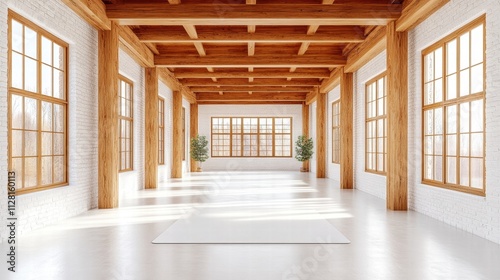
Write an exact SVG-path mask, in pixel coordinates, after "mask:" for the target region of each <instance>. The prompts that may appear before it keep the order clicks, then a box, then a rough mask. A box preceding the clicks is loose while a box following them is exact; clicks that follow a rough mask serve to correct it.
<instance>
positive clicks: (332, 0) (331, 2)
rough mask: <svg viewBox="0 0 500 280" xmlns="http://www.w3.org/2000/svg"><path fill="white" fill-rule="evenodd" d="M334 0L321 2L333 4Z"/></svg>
mask: <svg viewBox="0 0 500 280" xmlns="http://www.w3.org/2000/svg"><path fill="white" fill-rule="evenodd" d="M333 2H335V0H323V4H333Z"/></svg>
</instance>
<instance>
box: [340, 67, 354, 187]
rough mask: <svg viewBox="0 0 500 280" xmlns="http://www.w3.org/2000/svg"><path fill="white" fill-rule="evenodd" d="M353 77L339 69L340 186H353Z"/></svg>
mask: <svg viewBox="0 0 500 280" xmlns="http://www.w3.org/2000/svg"><path fill="white" fill-rule="evenodd" d="M353 120H354V119H353V77H352V73H345V72H344V68H342V69H341V70H340V188H341V189H352V188H353V186H354V171H353V168H354V164H353V138H354V135H353Z"/></svg>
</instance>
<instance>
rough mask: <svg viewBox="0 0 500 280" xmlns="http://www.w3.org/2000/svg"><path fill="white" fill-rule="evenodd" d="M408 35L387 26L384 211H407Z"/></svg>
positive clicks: (393, 25) (391, 25)
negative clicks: (385, 190) (385, 181)
mask: <svg viewBox="0 0 500 280" xmlns="http://www.w3.org/2000/svg"><path fill="white" fill-rule="evenodd" d="M407 196H408V33H407V32H397V31H396V22H395V21H392V22H390V23H389V24H388V25H387V208H388V209H391V210H407V209H408V197H407Z"/></svg>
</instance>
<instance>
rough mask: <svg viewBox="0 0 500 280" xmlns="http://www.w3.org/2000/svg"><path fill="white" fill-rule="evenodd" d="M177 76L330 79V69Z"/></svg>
mask: <svg viewBox="0 0 500 280" xmlns="http://www.w3.org/2000/svg"><path fill="white" fill-rule="evenodd" d="M174 74H175V76H176V77H177V78H179V79H185V78H211V77H213V76H215V77H217V78H232V79H234V78H249V77H253V78H287V77H292V78H329V77H330V71H328V69H314V68H313V69H299V70H297V71H296V72H294V73H289V71H288V70H285V69H283V70H281V71H279V70H277V69H269V70H268V69H254V71H253V72H248V71H246V70H245V71H230V70H225V71H224V70H217V71H216V72H215V73H208V72H207V71H206V70H202V69H176V71H175V73H174Z"/></svg>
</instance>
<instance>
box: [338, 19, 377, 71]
mask: <svg viewBox="0 0 500 280" xmlns="http://www.w3.org/2000/svg"><path fill="white" fill-rule="evenodd" d="M385 35H386V27H385V26H379V27H377V28H375V29H374V30H373V31H372V32H371V33H370V35H368V37H367V38H366V40H365V41H364V42H363V43H361V44H359V45H358V46H356V47H355V48H354V49H353V50H351V51H350V52H349V56H348V57H347V63H346V65H345V67H344V72H347V73H349V72H355V71H357V70H358V69H359V68H361V67H362V66H363V65H365V64H366V63H368V62H369V61H370V60H372V59H373V58H374V57H375V56H377V55H378V54H380V53H381V52H383V51H384V50H385V48H386V38H385Z"/></svg>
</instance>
